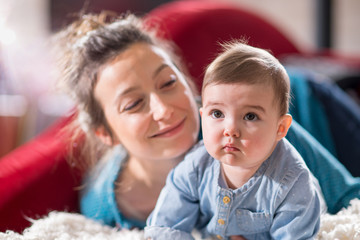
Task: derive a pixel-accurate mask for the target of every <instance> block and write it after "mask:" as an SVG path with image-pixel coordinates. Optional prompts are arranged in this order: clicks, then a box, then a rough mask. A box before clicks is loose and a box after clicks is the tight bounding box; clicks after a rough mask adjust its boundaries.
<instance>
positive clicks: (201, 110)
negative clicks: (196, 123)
mask: <svg viewBox="0 0 360 240" xmlns="http://www.w3.org/2000/svg"><path fill="white" fill-rule="evenodd" d="M199 112H200V117H202V113H203V108H202V107H201V108H199Z"/></svg>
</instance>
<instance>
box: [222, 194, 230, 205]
mask: <svg viewBox="0 0 360 240" xmlns="http://www.w3.org/2000/svg"><path fill="white" fill-rule="evenodd" d="M223 202H224V203H225V204H228V203H229V202H230V198H229V197H228V196H225V197H224V198H223Z"/></svg>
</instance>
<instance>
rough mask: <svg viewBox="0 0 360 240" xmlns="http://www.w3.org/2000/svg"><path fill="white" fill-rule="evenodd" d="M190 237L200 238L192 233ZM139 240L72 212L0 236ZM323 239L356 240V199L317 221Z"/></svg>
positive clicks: (359, 221) (359, 231)
mask: <svg viewBox="0 0 360 240" xmlns="http://www.w3.org/2000/svg"><path fill="white" fill-rule="evenodd" d="M194 238H195V239H200V236H199V234H198V233H196V232H194ZM10 239H11V240H34V239H43V240H50V239H57V240H98V239H102V240H107V239H109V240H110V239H116V240H118V239H124V240H143V239H144V238H143V232H142V231H140V230H125V229H124V230H120V231H119V230H117V229H115V228H110V227H107V226H103V225H101V224H99V223H97V222H94V221H92V220H89V219H86V218H85V217H84V216H82V215H80V214H75V213H65V212H51V213H50V214H49V215H48V216H46V217H44V218H41V219H38V220H32V225H31V227H29V228H27V229H26V230H25V231H24V232H23V233H22V234H18V233H15V232H13V231H7V232H5V233H0V240H10ZM317 239H318V240H323V239H331V240H335V239H339V240H340V239H352V240H354V239H357V240H360V200H358V199H356V200H352V201H351V205H350V206H349V207H348V208H347V209H342V210H341V211H340V212H338V213H337V214H336V215H330V214H325V215H323V216H322V219H321V228H320V231H319V234H318V236H317Z"/></svg>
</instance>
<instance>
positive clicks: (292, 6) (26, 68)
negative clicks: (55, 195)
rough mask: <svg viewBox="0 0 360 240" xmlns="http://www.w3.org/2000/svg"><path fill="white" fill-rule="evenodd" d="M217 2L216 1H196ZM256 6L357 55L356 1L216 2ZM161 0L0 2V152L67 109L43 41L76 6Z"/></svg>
mask: <svg viewBox="0 0 360 240" xmlns="http://www.w3.org/2000/svg"><path fill="white" fill-rule="evenodd" d="M202 1H216V0H202ZM218 1H222V2H224V1H228V2H231V3H233V4H234V5H238V6H240V7H242V8H245V9H248V10H249V11H252V12H255V13H256V14H258V15H260V16H262V17H263V18H265V19H266V20H267V21H269V22H270V23H272V24H273V25H275V26H277V27H278V28H279V29H280V30H281V31H283V33H284V34H285V35H286V36H287V37H288V38H290V39H291V40H292V41H293V42H294V43H295V44H296V45H297V46H298V47H299V48H300V49H304V50H306V51H328V50H331V51H333V52H335V53H336V54H339V55H343V56H346V57H350V58H352V57H354V58H360V28H359V26H358V24H359V23H360V14H359V11H360V1H359V0H301V1H288V0H271V1H270V0H256V1H253V0H218ZM166 2H170V1H166V0H121V1H116V0H88V1H85V0H0V157H1V156H3V155H4V154H6V153H7V152H9V151H11V150H12V149H14V148H15V147H16V146H19V145H21V144H23V143H25V142H27V141H28V140H30V139H31V138H33V137H34V136H36V135H38V134H39V133H40V132H41V131H43V130H44V129H45V128H46V127H48V126H49V125H51V124H52V123H53V122H54V121H55V120H56V119H58V118H59V117H61V116H63V115H66V114H67V113H68V112H69V109H70V108H71V106H72V104H71V101H70V100H69V99H67V98H66V97H65V96H62V95H60V94H59V93H57V92H56V91H55V89H54V76H53V75H52V71H51V70H52V68H53V66H52V60H51V57H50V55H49V49H48V45H47V43H48V39H49V36H51V34H52V33H54V32H56V31H57V30H59V29H60V28H62V27H63V26H65V25H66V24H67V23H69V22H70V21H71V20H73V19H74V16H75V14H76V13H78V12H79V11H81V10H84V11H86V12H100V11H101V10H110V11H114V12H118V13H122V12H126V11H131V12H133V13H136V14H137V15H140V16H142V15H145V14H146V13H147V12H149V11H150V10H152V9H153V8H155V7H157V6H159V5H161V4H164V3H166Z"/></svg>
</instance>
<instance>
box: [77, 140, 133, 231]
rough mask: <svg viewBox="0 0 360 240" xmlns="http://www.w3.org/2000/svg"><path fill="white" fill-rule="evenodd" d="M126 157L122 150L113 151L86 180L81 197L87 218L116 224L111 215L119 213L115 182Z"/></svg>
mask: <svg viewBox="0 0 360 240" xmlns="http://www.w3.org/2000/svg"><path fill="white" fill-rule="evenodd" d="M126 156H127V155H126V152H124V150H123V149H122V148H118V147H116V148H114V149H112V150H111V151H110V152H108V154H107V155H106V156H104V158H103V159H101V160H100V161H99V163H98V164H97V165H96V166H95V168H94V169H93V170H92V171H91V172H90V173H89V174H88V176H87V177H86V178H85V181H84V183H83V185H84V189H83V190H82V191H81V197H80V210H81V212H82V213H83V214H84V215H85V216H87V217H90V218H93V219H99V220H101V221H103V222H104V223H106V224H110V225H112V224H114V223H113V221H114V219H113V217H111V216H112V215H113V214H111V213H113V212H117V211H114V210H115V209H116V208H117V205H116V201H115V200H114V199H115V185H114V182H115V180H116V178H117V176H118V174H119V172H120V171H121V166H122V163H123V162H124V161H125V160H126Z"/></svg>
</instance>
